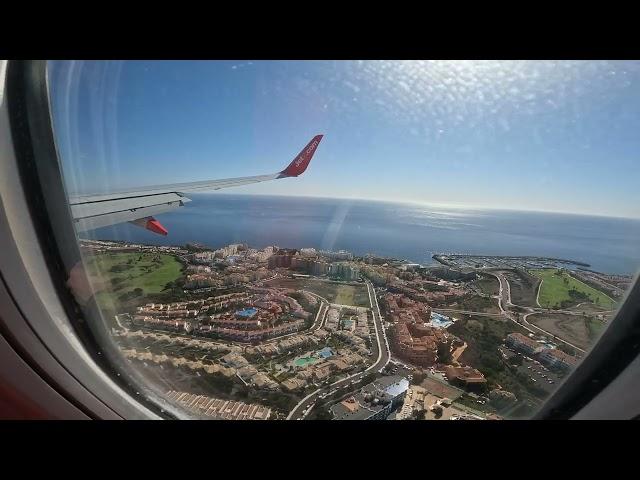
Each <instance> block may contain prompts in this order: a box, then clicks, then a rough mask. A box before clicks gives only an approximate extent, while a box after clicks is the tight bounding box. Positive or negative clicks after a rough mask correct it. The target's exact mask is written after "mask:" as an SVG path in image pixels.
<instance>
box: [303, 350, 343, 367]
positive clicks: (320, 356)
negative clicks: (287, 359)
mask: <svg viewBox="0 0 640 480" xmlns="http://www.w3.org/2000/svg"><path fill="white" fill-rule="evenodd" d="M333 355H335V353H334V352H333V350H332V349H331V348H330V347H324V348H323V349H322V350H318V351H317V352H315V353H313V354H311V355H309V356H308V357H300V358H296V359H295V360H294V361H293V364H294V365H295V366H296V367H306V366H307V365H313V364H314V363H316V362H318V361H320V360H324V359H325V358H328V357H331V356H333Z"/></svg>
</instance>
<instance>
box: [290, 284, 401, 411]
mask: <svg viewBox="0 0 640 480" xmlns="http://www.w3.org/2000/svg"><path fill="white" fill-rule="evenodd" d="M365 283H366V284H367V290H368V293H369V303H370V304H371V312H372V315H373V326H374V329H375V332H376V343H375V344H374V345H373V346H372V351H373V353H374V355H377V357H376V361H375V362H374V363H373V364H372V365H371V366H369V367H368V368H367V369H365V370H363V371H361V372H358V373H354V374H353V375H349V376H348V377H346V378H343V379H342V380H338V381H337V382H334V383H332V384H331V385H327V386H325V387H320V388H318V389H317V390H315V391H313V392H312V393H310V394H309V395H307V396H306V397H304V398H303V399H302V400H300V402H299V403H298V404H297V405H296V406H295V407H294V408H293V410H291V412H290V413H289V415H288V416H287V420H302V419H304V418H305V417H306V416H307V415H308V414H309V412H310V411H311V409H312V408H313V405H315V403H316V402H317V401H318V399H319V398H320V395H322V394H323V393H328V392H330V391H332V390H337V389H339V388H343V387H345V386H346V387H348V386H349V385H350V384H352V383H356V382H359V381H360V380H362V378H363V377H365V376H366V375H368V374H369V373H372V372H378V371H380V370H382V369H383V368H384V367H385V366H386V365H387V364H388V363H389V360H390V358H391V352H390V350H389V342H388V340H387V332H386V331H385V329H384V325H383V319H382V315H381V314H380V306H379V305H378V299H377V298H376V292H375V290H374V288H373V285H372V284H371V282H369V281H368V280H367V281H366V282H365ZM345 393H346V392H345Z"/></svg>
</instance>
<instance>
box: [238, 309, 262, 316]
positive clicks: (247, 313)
mask: <svg viewBox="0 0 640 480" xmlns="http://www.w3.org/2000/svg"><path fill="white" fill-rule="evenodd" d="M257 312H258V310H257V309H255V308H253V307H250V308H245V309H244V310H239V311H238V312H236V315H238V316H239V317H246V318H249V317H253V316H254V315H255V314H256V313H257Z"/></svg>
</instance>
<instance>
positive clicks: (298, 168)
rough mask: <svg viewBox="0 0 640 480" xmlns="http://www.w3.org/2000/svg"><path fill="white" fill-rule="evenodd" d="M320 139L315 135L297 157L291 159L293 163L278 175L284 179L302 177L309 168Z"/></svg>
mask: <svg viewBox="0 0 640 480" xmlns="http://www.w3.org/2000/svg"><path fill="white" fill-rule="evenodd" d="M322 137H323V135H316V136H315V137H313V138H312V139H311V141H310V142H309V143H308V144H307V146H306V147H304V148H303V149H302V151H301V152H300V153H299V154H298V156H297V157H296V158H294V159H293V162H291V163H290V164H289V166H288V167H287V168H285V169H284V170H283V171H282V172H280V173H281V174H282V175H284V176H286V177H297V176H298V175H302V174H303V173H304V171H305V170H306V169H307V167H308V166H309V162H310V161H311V157H313V154H314V153H315V151H316V149H317V148H318V145H319V144H320V140H322Z"/></svg>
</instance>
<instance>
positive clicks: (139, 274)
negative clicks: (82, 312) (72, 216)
mask: <svg viewBox="0 0 640 480" xmlns="http://www.w3.org/2000/svg"><path fill="white" fill-rule="evenodd" d="M86 267H87V272H88V274H89V278H90V279H91V282H92V283H93V284H94V285H96V286H99V285H101V286H102V288H100V293H98V294H97V295H96V297H97V300H98V302H99V304H100V305H103V306H106V307H113V304H114V303H115V301H116V299H117V297H119V296H122V295H124V294H127V293H130V292H133V290H134V289H136V288H140V289H142V292H143V293H142V295H148V294H154V293H160V292H162V291H163V290H164V288H165V286H166V284H167V283H169V282H173V281H175V280H177V279H178V278H180V277H181V276H182V264H181V263H180V262H179V261H178V260H176V258H175V257H174V256H173V255H164V254H150V253H106V254H100V255H95V256H92V257H89V258H88V259H87V261H86Z"/></svg>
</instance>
